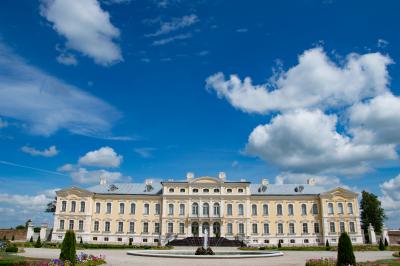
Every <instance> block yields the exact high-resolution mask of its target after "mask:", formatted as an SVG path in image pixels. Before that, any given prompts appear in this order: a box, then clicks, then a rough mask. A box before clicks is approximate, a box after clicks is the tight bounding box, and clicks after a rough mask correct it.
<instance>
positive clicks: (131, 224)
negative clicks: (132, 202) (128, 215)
mask: <svg viewBox="0 0 400 266" xmlns="http://www.w3.org/2000/svg"><path fill="white" fill-rule="evenodd" d="M133 232H135V222H129V233H133Z"/></svg>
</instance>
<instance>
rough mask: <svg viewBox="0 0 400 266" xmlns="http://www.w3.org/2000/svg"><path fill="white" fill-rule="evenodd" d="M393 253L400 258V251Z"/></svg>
mask: <svg viewBox="0 0 400 266" xmlns="http://www.w3.org/2000/svg"><path fill="white" fill-rule="evenodd" d="M392 255H393V257H397V258H399V257H400V251H397V252H395V253H393V254H392Z"/></svg>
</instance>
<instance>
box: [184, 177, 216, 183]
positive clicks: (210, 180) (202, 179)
mask: <svg viewBox="0 0 400 266" xmlns="http://www.w3.org/2000/svg"><path fill="white" fill-rule="evenodd" d="M189 183H191V184H221V183H222V182H221V180H219V179H217V178H214V177H211V176H202V177H198V178H194V179H192V180H191V181H190V182H189Z"/></svg>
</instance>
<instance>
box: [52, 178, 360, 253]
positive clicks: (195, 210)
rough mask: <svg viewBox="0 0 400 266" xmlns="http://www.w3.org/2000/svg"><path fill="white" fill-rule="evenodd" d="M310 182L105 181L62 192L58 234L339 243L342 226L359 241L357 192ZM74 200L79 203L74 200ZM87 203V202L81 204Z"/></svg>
mask: <svg viewBox="0 0 400 266" xmlns="http://www.w3.org/2000/svg"><path fill="white" fill-rule="evenodd" d="M314 183H315V182H314V181H313V180H309V182H308V184H303V185H294V184H285V185H275V184H268V182H267V181H266V180H262V182H261V183H260V184H251V183H250V182H247V181H245V180H242V181H227V180H226V178H225V174H224V173H220V174H219V176H218V177H217V178H214V177H199V178H194V177H193V174H188V176H187V179H186V180H183V181H173V180H170V181H166V182H161V183H152V182H151V181H146V183H144V184H106V183H105V182H104V181H102V183H101V184H100V185H98V186H95V187H92V188H88V189H81V188H75V187H73V188H68V189H63V190H60V191H58V192H57V208H56V213H55V220H54V231H53V238H52V239H53V241H61V240H62V239H63V236H64V234H65V231H66V230H67V229H73V230H75V231H76V233H77V235H78V237H79V238H82V240H83V241H84V242H95V243H107V242H108V243H120V244H123V243H124V244H127V243H129V242H132V243H133V244H145V245H164V244H166V243H168V242H170V241H172V240H174V239H185V238H187V237H192V236H199V237H202V236H203V233H204V231H205V230H207V231H208V232H209V235H210V236H211V237H213V236H221V237H225V238H228V239H239V240H243V241H244V242H246V243H247V244H248V245H255V246H258V245H277V244H278V242H279V241H280V242H281V243H282V245H319V244H325V242H326V240H328V241H329V242H330V244H332V245H335V244H336V243H337V241H338V238H339V235H340V232H342V231H346V232H348V233H349V234H350V237H351V240H352V242H353V243H360V244H361V243H362V242H363V239H362V235H361V228H360V217H359V207H358V201H357V194H356V193H353V192H351V191H348V190H345V189H342V188H336V189H333V190H330V191H324V190H323V189H322V188H321V187H319V186H317V185H315V184H314ZM74 202H75V203H74ZM74 205H75V207H74ZM82 205H83V207H82Z"/></svg>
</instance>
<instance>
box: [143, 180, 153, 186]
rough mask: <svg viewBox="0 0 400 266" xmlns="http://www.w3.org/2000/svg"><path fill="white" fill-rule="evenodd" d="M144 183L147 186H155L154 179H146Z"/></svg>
mask: <svg viewBox="0 0 400 266" xmlns="http://www.w3.org/2000/svg"><path fill="white" fill-rule="evenodd" d="M144 183H145V185H146V186H151V185H153V180H152V179H146V180H145V181H144Z"/></svg>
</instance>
